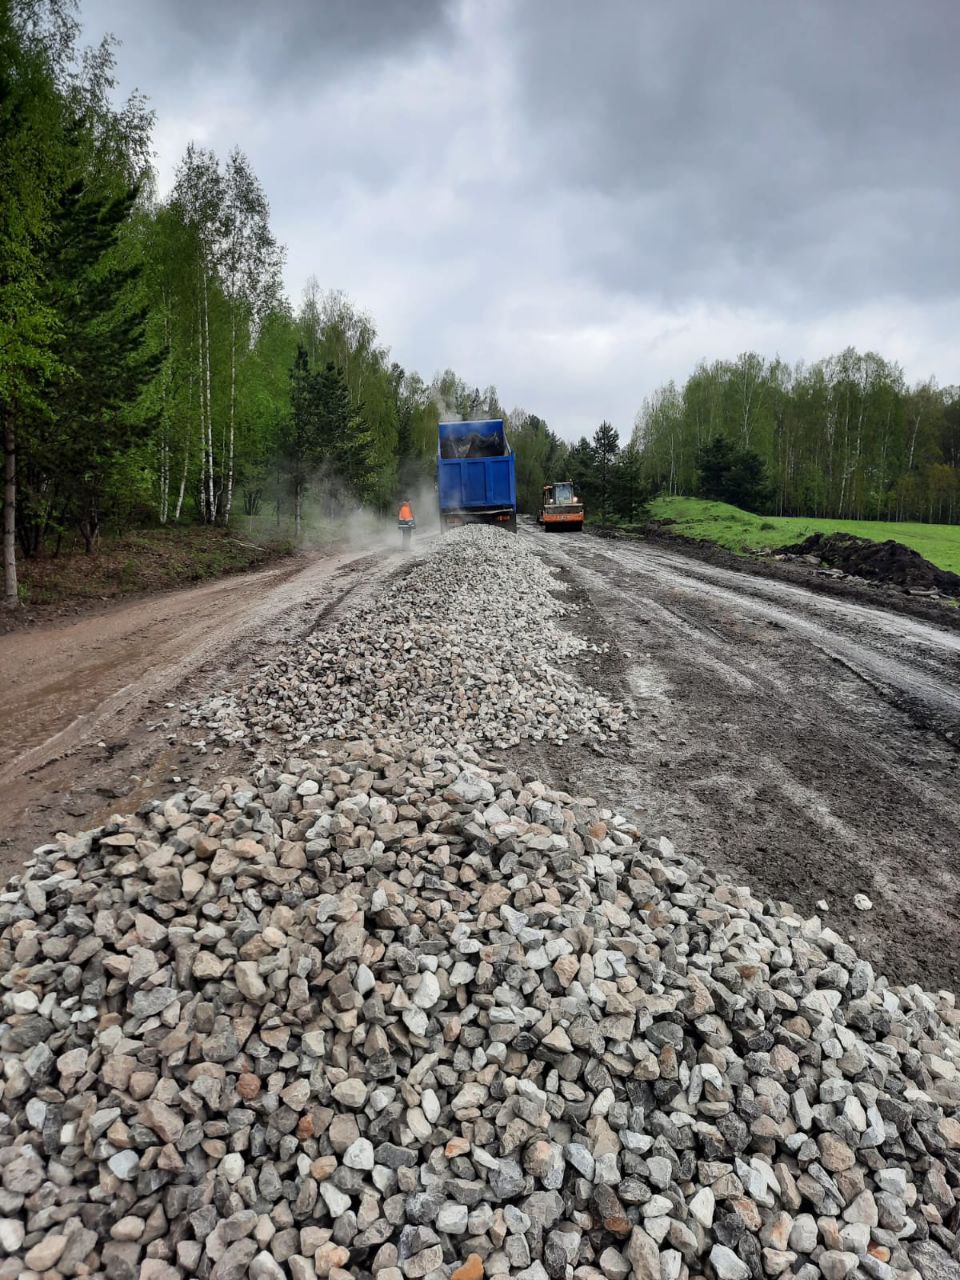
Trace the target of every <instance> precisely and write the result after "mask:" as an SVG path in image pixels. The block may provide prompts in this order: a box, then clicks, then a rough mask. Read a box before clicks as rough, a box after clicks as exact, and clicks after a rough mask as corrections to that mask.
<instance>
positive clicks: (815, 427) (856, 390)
mask: <svg viewBox="0 0 960 1280" xmlns="http://www.w3.org/2000/svg"><path fill="white" fill-rule="evenodd" d="M634 441H635V442H636V445H637V447H638V448H639V450H640V453H641V455H642V458H643V471H644V476H645V478H646V480H647V482H648V483H649V484H650V485H651V486H652V487H653V488H655V489H657V490H660V491H663V492H666V493H671V494H697V493H698V492H700V491H701V489H700V485H701V474H702V465H703V462H704V451H705V450H708V449H713V450H714V451H715V450H716V449H717V448H718V447H719V448H720V449H721V452H722V449H723V445H725V446H726V447H727V450H728V452H729V453H730V454H731V455H736V456H737V458H739V462H738V463H737V466H738V467H739V468H740V481H739V482H738V483H740V484H741V485H743V484H746V486H747V491H748V493H750V494H752V495H753V499H754V505H755V506H757V508H758V509H762V510H764V511H766V512H772V513H775V514H778V515H814V516H832V517H838V518H849V519H874V520H877V519H880V520H921V521H936V522H947V523H954V522H956V521H957V520H960V388H958V387H955V386H954V387H945V388H944V387H938V386H937V385H936V384H935V383H934V382H932V381H928V382H923V383H919V384H917V385H915V386H913V387H910V386H908V385H907V384H906V382H905V379H904V376H903V371H902V370H901V369H900V367H899V365H897V364H894V363H892V362H890V361H887V360H884V359H883V358H882V357H881V356H879V355H876V354H874V353H872V352H868V353H866V354H860V353H858V352H857V351H854V350H853V349H852V348H848V349H847V350H846V351H843V352H841V354H840V355H837V356H830V357H828V358H826V359H824V360H820V361H818V362H817V363H815V364H812V365H804V364H798V365H796V366H793V367H791V366H789V365H787V364H785V363H784V362H783V361H782V360H780V359H774V360H766V359H764V357H763V356H760V355H757V354H756V353H753V352H748V353H744V354H743V355H741V356H739V357H738V358H737V359H736V360H733V361H722V360H718V361H715V362H714V363H713V364H709V365H708V364H705V363H703V364H700V365H698V366H697V368H696V369H695V370H694V371H693V373H692V374H691V375H690V377H689V378H688V379H687V380H686V382H685V383H684V384H683V386H682V387H678V386H677V385H676V384H675V383H673V382H668V383H667V384H666V385H665V386H662V387H660V388H659V389H658V390H657V391H656V392H655V393H654V394H653V395H652V396H650V397H649V398H648V399H647V400H646V401H645V402H644V405H643V408H642V409H641V411H640V413H639V414H638V416H637V421H636V428H635V432H634ZM718 441H719V442H723V443H722V444H721V445H719V446H718V445H717V442H718ZM751 457H752V458H753V459H754V460H755V461H753V462H751V461H750V459H751ZM707 463H708V469H709V468H710V467H712V471H711V472H710V474H711V476H712V477H714V480H712V481H711V485H712V488H713V489H714V490H715V488H716V484H715V473H716V470H717V460H716V459H714V460H713V462H711V461H710V459H709V457H708V458H707ZM758 464H759V466H760V467H761V468H762V470H763V475H762V476H760V475H759V474H758V472H757V465H758ZM744 466H745V467H746V468H747V470H748V471H751V476H750V477H748V480H749V483H747V481H745V480H744V475H745V473H744V471H743V467H744ZM729 469H730V467H729V465H728V470H729ZM704 496H706V495H704Z"/></svg>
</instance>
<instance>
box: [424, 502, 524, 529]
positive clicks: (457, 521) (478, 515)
mask: <svg viewBox="0 0 960 1280" xmlns="http://www.w3.org/2000/svg"><path fill="white" fill-rule="evenodd" d="M440 523H441V525H442V527H443V528H444V529H456V528H459V527H460V525H464V524H495V525H499V526H500V528H501V529H508V530H509V531H510V532H511V533H516V531H517V513H516V511H514V510H513V509H512V508H511V507H503V508H501V509H499V510H495V511H442V512H441V513H440Z"/></svg>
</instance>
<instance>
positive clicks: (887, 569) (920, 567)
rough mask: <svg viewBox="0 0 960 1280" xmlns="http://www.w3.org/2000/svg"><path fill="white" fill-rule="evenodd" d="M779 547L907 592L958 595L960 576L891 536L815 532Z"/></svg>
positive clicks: (792, 553) (959, 591)
mask: <svg viewBox="0 0 960 1280" xmlns="http://www.w3.org/2000/svg"><path fill="white" fill-rule="evenodd" d="M782 550H783V551H784V552H786V553H787V554H788V555H795V556H814V557H816V559H817V560H819V561H820V562H821V563H823V564H825V565H829V566H830V567H831V568H832V569H840V570H842V571H843V572H844V573H847V574H850V575H851V576H853V577H857V578H866V579H867V580H868V581H871V582H886V583H892V584H893V585H894V586H897V587H905V588H906V589H907V590H909V591H938V592H940V594H941V595H945V596H952V597H957V596H960V575H957V574H955V573H948V572H947V571H946V569H941V568H940V567H939V566H938V565H935V564H931V563H930V561H929V560H925V559H924V558H923V556H922V555H921V554H920V553H919V551H914V550H913V549H912V548H911V547H905V546H904V545H903V543H902V542H895V541H894V540H893V539H892V538H888V539H887V541H886V542H873V541H871V540H870V539H869V538H857V537H855V536H854V535H853V534H852V533H830V534H826V533H814V534H811V535H810V537H809V538H805V539H804V540H803V541H802V542H796V543H794V544H793V545H792V546H789V547H783V548H782Z"/></svg>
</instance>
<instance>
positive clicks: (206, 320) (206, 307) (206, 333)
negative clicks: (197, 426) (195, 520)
mask: <svg viewBox="0 0 960 1280" xmlns="http://www.w3.org/2000/svg"><path fill="white" fill-rule="evenodd" d="M203 337H204V356H205V358H204V393H205V396H206V404H207V502H208V505H209V520H210V523H211V524H213V522H214V520H216V518H217V508H216V502H215V499H214V493H213V412H212V403H211V396H210V304H209V283H208V280H207V276H206V272H204V279H203Z"/></svg>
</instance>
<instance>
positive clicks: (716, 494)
mask: <svg viewBox="0 0 960 1280" xmlns="http://www.w3.org/2000/svg"><path fill="white" fill-rule="evenodd" d="M697 473H698V490H699V493H700V496H701V497H703V498H713V499H715V500H717V501H720V502H730V503H732V504H733V505H734V506H736V507H745V508H746V510H747V511H760V510H762V509H763V508H764V507H765V506H766V505H767V504H768V502H769V501H770V483H769V481H768V480H767V474H766V467H765V466H764V462H763V459H762V458H761V457H760V455H759V454H758V453H755V452H754V451H753V450H752V449H738V448H735V447H734V445H732V444H731V443H730V441H729V440H725V439H724V438H723V436H714V438H713V439H712V440H711V441H710V442H709V443H708V444H705V445H704V446H703V448H702V449H700V450H699V452H698V454H697Z"/></svg>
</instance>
